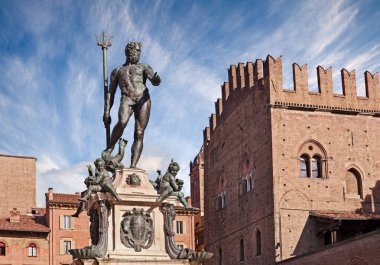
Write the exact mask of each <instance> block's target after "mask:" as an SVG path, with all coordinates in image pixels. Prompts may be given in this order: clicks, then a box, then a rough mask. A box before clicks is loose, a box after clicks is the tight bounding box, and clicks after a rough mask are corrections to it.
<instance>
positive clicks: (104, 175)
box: [72, 158, 121, 217]
mask: <svg viewBox="0 0 380 265" xmlns="http://www.w3.org/2000/svg"><path fill="white" fill-rule="evenodd" d="M94 165H95V171H94V170H93V168H92V166H91V165H88V166H87V169H88V174H89V176H88V177H87V178H86V179H85V180H84V184H85V185H86V187H87V190H85V191H82V192H81V197H80V199H79V200H80V203H79V206H78V209H77V211H76V213H75V214H73V215H72V216H73V217H78V216H79V214H80V213H81V212H83V210H84V209H85V207H86V203H87V201H88V199H89V198H90V196H91V194H92V193H96V192H109V193H110V194H111V195H112V196H113V197H114V198H115V199H116V200H118V201H121V198H120V197H119V195H118V194H117V192H116V190H115V189H114V187H113V186H112V181H113V179H112V177H111V176H110V175H108V172H107V170H106V169H105V165H106V162H105V161H104V160H103V159H102V158H98V159H96V160H95V161H94Z"/></svg>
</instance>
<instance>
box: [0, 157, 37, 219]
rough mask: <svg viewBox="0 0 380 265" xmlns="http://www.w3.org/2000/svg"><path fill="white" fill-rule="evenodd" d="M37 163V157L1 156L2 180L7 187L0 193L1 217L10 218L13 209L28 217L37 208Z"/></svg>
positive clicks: (0, 175)
mask: <svg viewBox="0 0 380 265" xmlns="http://www.w3.org/2000/svg"><path fill="white" fill-rule="evenodd" d="M36 161H37V159H36V158H35V157H28V156H13V155H4V154H0V179H1V181H2V185H3V186H5V187H7V188H6V189H3V190H2V192H1V193H0V217H8V216H9V212H10V211H11V210H13V208H17V210H18V211H20V213H21V214H22V215H26V214H27V212H28V211H30V209H31V208H35V207H36ZM20 195H22V196H20ZM25 198H28V199H27V200H25Z"/></svg>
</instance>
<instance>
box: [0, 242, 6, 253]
mask: <svg viewBox="0 0 380 265" xmlns="http://www.w3.org/2000/svg"><path fill="white" fill-rule="evenodd" d="M5 250H6V248H5V243H4V242H0V256H5Z"/></svg>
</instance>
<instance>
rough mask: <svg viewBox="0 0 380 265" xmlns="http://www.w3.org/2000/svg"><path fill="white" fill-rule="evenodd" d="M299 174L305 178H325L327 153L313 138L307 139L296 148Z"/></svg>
mask: <svg viewBox="0 0 380 265" xmlns="http://www.w3.org/2000/svg"><path fill="white" fill-rule="evenodd" d="M298 157H299V172H300V173H299V174H300V177H306V178H327V154H326V151H325V149H324V148H323V146H322V145H321V144H320V143H318V142H317V141H315V140H308V141H307V142H305V143H304V144H303V145H302V146H301V148H300V149H299V150H298Z"/></svg>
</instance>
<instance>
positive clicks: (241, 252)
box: [239, 239, 244, 261]
mask: <svg viewBox="0 0 380 265" xmlns="http://www.w3.org/2000/svg"><path fill="white" fill-rule="evenodd" d="M239 261H244V240H243V239H240V259H239Z"/></svg>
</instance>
